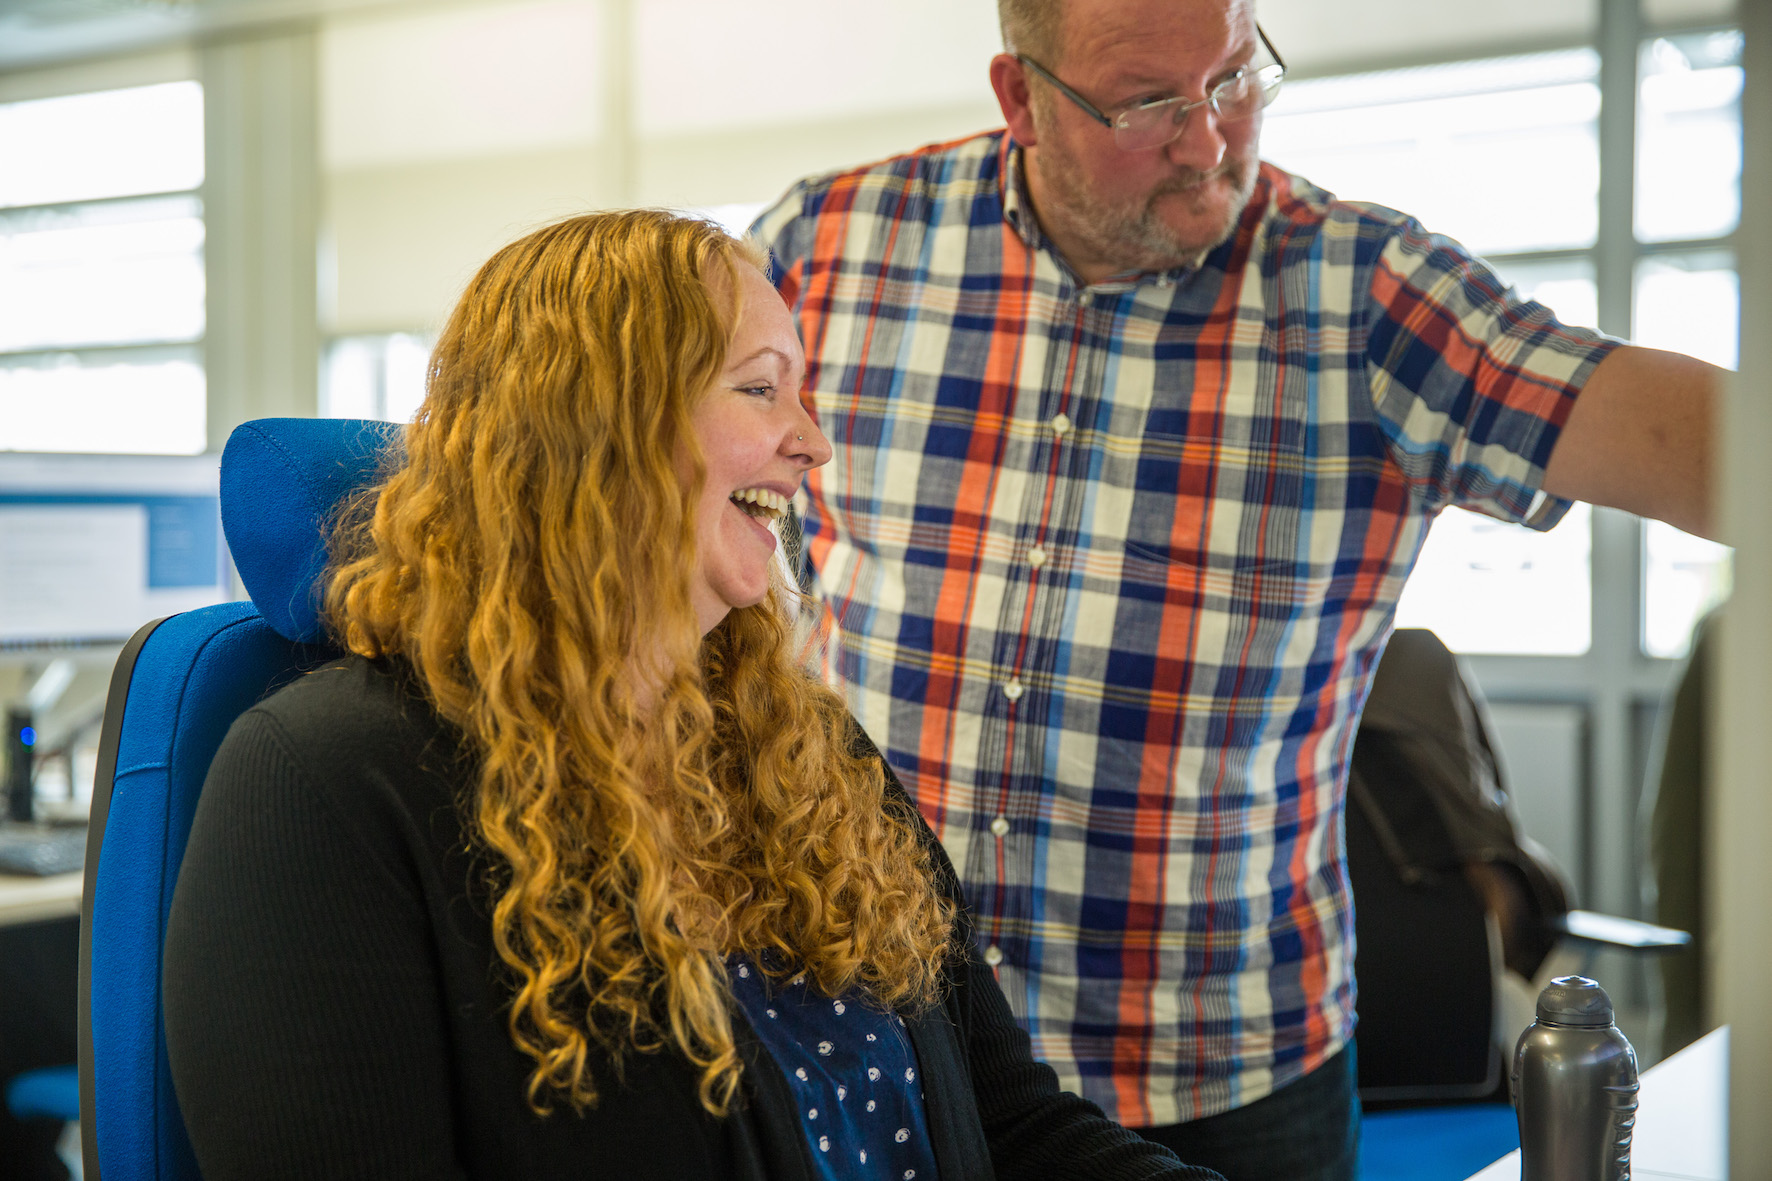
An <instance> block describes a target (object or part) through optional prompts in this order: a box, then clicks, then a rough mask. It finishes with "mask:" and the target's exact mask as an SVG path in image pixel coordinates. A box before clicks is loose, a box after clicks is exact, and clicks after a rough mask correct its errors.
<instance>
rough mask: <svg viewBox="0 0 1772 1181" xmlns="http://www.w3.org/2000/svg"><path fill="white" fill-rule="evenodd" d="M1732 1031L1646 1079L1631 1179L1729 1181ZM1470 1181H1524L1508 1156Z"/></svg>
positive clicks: (1715, 1035)
mask: <svg viewBox="0 0 1772 1181" xmlns="http://www.w3.org/2000/svg"><path fill="white" fill-rule="evenodd" d="M1728 1140H1729V1029H1728V1027H1727V1026H1725V1027H1723V1028H1722V1029H1718V1030H1715V1031H1713V1032H1711V1033H1708V1034H1706V1035H1705V1036H1704V1037H1702V1038H1700V1039H1698V1040H1697V1041H1695V1042H1693V1043H1692V1044H1691V1045H1689V1046H1687V1047H1686V1048H1685V1049H1684V1050H1681V1051H1680V1052H1679V1053H1678V1054H1675V1055H1674V1056H1673V1057H1672V1058H1669V1059H1668V1060H1667V1061H1666V1062H1662V1063H1659V1064H1658V1065H1656V1066H1655V1067H1654V1068H1652V1069H1650V1070H1648V1071H1645V1072H1644V1074H1643V1087H1642V1090H1641V1091H1639V1092H1638V1093H1637V1126H1636V1130H1635V1131H1634V1132H1632V1134H1631V1153H1630V1164H1631V1170H1630V1171H1631V1176H1632V1177H1634V1178H1636V1179H1637V1181H1727V1170H1726V1168H1725V1162H1726V1161H1727V1160H1728V1154H1729V1145H1728ZM1470 1181H1520V1154H1519V1152H1518V1151H1515V1152H1510V1153H1508V1154H1507V1155H1506V1156H1504V1157H1502V1158H1501V1159H1500V1160H1498V1161H1496V1162H1495V1163H1494V1164H1492V1165H1490V1166H1489V1167H1488V1168H1486V1169H1484V1170H1483V1171H1482V1172H1481V1173H1478V1174H1477V1175H1476V1176H1475V1177H1472V1178H1471V1179H1470Z"/></svg>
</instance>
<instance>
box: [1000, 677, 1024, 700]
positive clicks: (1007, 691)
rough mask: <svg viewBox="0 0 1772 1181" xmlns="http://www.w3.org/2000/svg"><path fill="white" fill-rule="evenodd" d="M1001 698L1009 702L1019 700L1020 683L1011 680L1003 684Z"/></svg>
mask: <svg viewBox="0 0 1772 1181" xmlns="http://www.w3.org/2000/svg"><path fill="white" fill-rule="evenodd" d="M1003 696H1005V697H1007V698H1008V699H1009V700H1011V701H1020V700H1021V682H1020V681H1018V680H1015V679H1014V678H1011V679H1009V680H1007V681H1005V682H1004V683H1003Z"/></svg>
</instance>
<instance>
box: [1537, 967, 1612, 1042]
mask: <svg viewBox="0 0 1772 1181" xmlns="http://www.w3.org/2000/svg"><path fill="white" fill-rule="evenodd" d="M1538 1019H1539V1020H1540V1021H1549V1022H1551V1023H1552V1024H1554V1025H1576V1026H1582V1027H1584V1028H1590V1027H1591V1028H1601V1029H1603V1028H1605V1027H1606V1026H1608V1025H1610V1024H1612V998H1611V997H1609V996H1607V995H1606V990H1605V989H1603V988H1601V987H1600V986H1599V985H1598V984H1596V983H1595V982H1593V981H1592V980H1589V979H1588V978H1587V977H1586V976H1558V977H1557V978H1556V979H1555V980H1552V981H1551V982H1550V983H1549V984H1547V985H1546V986H1545V989H1544V991H1543V992H1541V993H1539V994H1538Z"/></svg>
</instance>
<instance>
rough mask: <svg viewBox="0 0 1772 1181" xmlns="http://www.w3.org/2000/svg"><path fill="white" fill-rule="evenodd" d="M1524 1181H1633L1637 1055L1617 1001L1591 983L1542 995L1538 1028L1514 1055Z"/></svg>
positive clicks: (1557, 984)
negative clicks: (1616, 1019) (1617, 1014)
mask: <svg viewBox="0 0 1772 1181" xmlns="http://www.w3.org/2000/svg"><path fill="white" fill-rule="evenodd" d="M1513 1081H1514V1113H1515V1115H1516V1116H1518V1118H1519V1121H1520V1181H1629V1177H1630V1136H1631V1128H1632V1127H1633V1126H1635V1124H1636V1122H1637V1052H1636V1051H1635V1050H1633V1049H1631V1044H1630V1043H1629V1042H1628V1041H1626V1040H1625V1037H1624V1035H1623V1034H1622V1033H1620V1032H1618V1026H1617V1025H1615V1024H1613V1022H1612V1000H1611V998H1610V997H1608V996H1607V995H1606V990H1605V989H1603V988H1601V987H1600V986H1599V985H1598V984H1595V983H1594V982H1593V981H1592V980H1589V979H1587V977H1585V976H1559V977H1557V978H1556V979H1555V980H1552V981H1551V982H1550V984H1549V985H1548V986H1547V987H1546V988H1545V990H1544V991H1543V992H1541V993H1540V994H1539V995H1538V1020H1536V1021H1534V1022H1533V1023H1532V1024H1531V1025H1529V1026H1527V1027H1526V1032H1525V1033H1522V1034H1521V1035H1520V1042H1519V1045H1518V1046H1517V1047H1516V1048H1515V1050H1514V1076H1513Z"/></svg>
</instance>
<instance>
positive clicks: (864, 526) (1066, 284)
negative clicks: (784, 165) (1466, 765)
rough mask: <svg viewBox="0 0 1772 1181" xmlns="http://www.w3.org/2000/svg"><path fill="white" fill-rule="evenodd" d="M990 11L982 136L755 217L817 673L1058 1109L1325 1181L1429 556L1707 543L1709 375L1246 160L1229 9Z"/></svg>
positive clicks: (1210, 4) (1237, 1166)
mask: <svg viewBox="0 0 1772 1181" xmlns="http://www.w3.org/2000/svg"><path fill="white" fill-rule="evenodd" d="M1000 7H1001V11H1002V16H1003V24H1004V36H1005V41H1006V43H1007V44H1008V46H1009V47H1010V52H1007V53H1004V54H1001V55H999V56H997V57H996V58H994V59H993V60H992V62H991V81H992V84H993V85H994V87H995V89H996V92H997V95H998V98H999V100H1000V102H1001V104H1002V108H1003V112H1004V115H1005V118H1006V121H1007V123H1008V127H1007V129H1006V130H1003V131H998V132H994V133H990V134H985V135H980V136H977V137H974V138H971V139H966V140H962V141H958V142H955V143H951V144H943V145H938V146H934V147H928V148H923V149H919V150H917V151H915V152H911V153H909V154H907V155H904V156H899V157H895V158H893V159H890V160H887V161H884V162H882V163H879V164H876V165H873V166H869V167H865V168H861V169H857V170H853V171H847V172H842V173H837V174H834V175H829V176H822V177H817V178H814V179H810V180H806V181H803V182H801V183H799V184H797V185H796V186H795V187H794V188H793V189H792V190H790V191H789V192H788V194H787V195H786V196H785V197H783V198H782V200H781V201H780V202H779V203H777V204H776V205H775V206H774V207H773V208H772V209H770V210H769V211H768V212H766V213H765V214H764V215H763V216H762V218H761V219H760V220H759V222H758V223H757V227H756V229H757V233H758V234H759V236H760V237H761V238H762V240H763V241H764V242H765V243H766V244H767V245H768V246H769V247H770V248H771V250H772V252H773V254H774V261H775V265H776V267H777V284H778V287H779V289H780V290H781V292H782V294H783V296H784V297H785V298H786V299H787V300H788V302H789V303H790V304H791V306H792V307H793V309H794V311H795V313H796V315H797V317H798V320H799V325H800V329H801V333H802V338H803V341H804V344H805V347H806V355H807V373H806V387H805V390H806V396H807V397H808V398H809V399H810V400H811V401H812V402H813V403H814V405H815V410H816V414H817V416H818V419H819V422H820V424H821V426H822V428H823V430H824V432H825V434H826V435H828V436H829V438H830V441H831V444H832V446H833V447H834V448H835V458H834V459H833V460H832V462H831V463H830V464H829V466H827V467H825V468H823V469H821V470H820V471H817V472H814V473H812V474H811V476H810V478H809V480H808V483H807V489H806V494H805V496H804V498H803V501H802V503H801V505H800V511H801V515H802V519H803V528H804V532H805V536H806V539H807V543H808V546H807V549H808V554H809V556H810V560H811V565H812V567H813V570H814V577H815V581H816V588H817V592H818V594H819V595H820V597H821V599H822V601H823V602H824V603H825V604H826V605H827V606H828V609H829V611H830V613H831V615H832V617H833V620H832V622H833V623H834V625H835V628H836V630H837V633H838V642H837V644H836V647H835V653H834V655H835V661H836V670H837V672H838V674H839V675H840V676H841V679H842V681H843V682H844V685H845V687H846V689H847V692H848V695H849V700H850V702H851V704H852V707H853V708H854V711H855V713H856V715H857V717H858V718H860V720H861V722H862V724H863V725H864V726H865V728H866V729H867V730H868V732H869V733H870V734H871V735H872V736H873V738H874V739H875V741H876V742H877V743H878V744H879V746H880V748H881V749H882V750H883V751H884V752H885V754H886V757H887V759H888V760H889V761H890V762H891V764H892V766H893V768H894V769H895V770H896V771H897V773H898V775H899V777H900V778H901V779H902V780H903V781H904V783H905V785H906V786H907V787H908V788H909V789H910V790H911V792H912V793H913V795H914V796H915V797H916V799H917V801H918V804H919V806H920V807H921V809H922V811H923V813H924V815H925V816H927V818H928V819H929V821H930V823H931V824H932V825H933V826H934V828H935V830H936V832H937V833H939V834H940V836H941V838H942V840H943V841H944V843H945V844H946V846H947V848H948V849H949V851H950V852H951V853H952V855H953V860H954V863H955V865H956V866H957V867H958V869H959V871H960V873H961V875H962V878H963V880H964V882H965V886H966V888H967V891H968V894H969V898H970V901H971V903H972V904H973V906H974V907H975V908H976V909H977V911H978V914H979V932H980V946H979V952H980V954H982V955H983V957H984V958H985V960H986V961H987V962H989V963H991V964H993V965H995V966H996V968H997V970H998V975H999V978H1000V979H1001V981H1002V984H1003V987H1004V990H1005V992H1007V993H1008V995H1009V998H1010V1002H1011V1004H1012V1005H1013V1006H1014V1008H1015V1011H1016V1013H1017V1015H1018V1017H1019V1018H1020V1019H1021V1020H1022V1022H1023V1023H1024V1024H1025V1026H1026V1027H1027V1029H1028V1031H1029V1033H1030V1035H1031V1036H1032V1038H1033V1043H1034V1050H1035V1053H1036V1055H1037V1056H1039V1057H1041V1058H1043V1059H1045V1060H1046V1061H1047V1062H1049V1063H1051V1064H1052V1065H1053V1066H1054V1067H1055V1068H1056V1069H1057V1070H1058V1072H1059V1074H1060V1077H1061V1078H1062V1079H1063V1081H1064V1083H1065V1084H1066V1085H1067V1086H1068V1087H1070V1088H1071V1089H1074V1090H1078V1091H1080V1092H1081V1093H1082V1094H1084V1095H1086V1096H1088V1097H1089V1098H1091V1099H1094V1100H1095V1101H1096V1102H1098V1103H1100V1104H1101V1105H1102V1107H1103V1108H1105V1109H1106V1110H1107V1111H1108V1112H1109V1113H1110V1114H1111V1115H1113V1116H1115V1117H1116V1118H1118V1119H1119V1120H1121V1121H1122V1122H1124V1123H1127V1124H1130V1125H1133V1126H1135V1127H1138V1128H1140V1129H1141V1130H1143V1131H1144V1132H1145V1134H1146V1135H1148V1136H1150V1137H1152V1138H1154V1139H1160V1140H1162V1141H1164V1142H1166V1143H1168V1144H1170V1145H1171V1146H1172V1147H1174V1148H1175V1149H1176V1151H1177V1152H1178V1153H1179V1154H1180V1155H1181V1156H1182V1158H1183V1159H1184V1160H1188V1161H1190V1162H1192V1163H1198V1164H1204V1165H1209V1166H1211V1167H1214V1168H1217V1169H1218V1170H1220V1171H1221V1172H1224V1173H1225V1174H1226V1175H1227V1176H1229V1177H1230V1178H1232V1181H1238V1179H1239V1178H1243V1177H1281V1176H1284V1177H1288V1178H1307V1177H1323V1178H1345V1177H1349V1176H1351V1171H1352V1169H1353V1162H1354V1160H1355V1159H1356V1156H1357V1142H1358V1132H1357V1120H1356V1119H1355V1118H1354V1117H1355V1115H1356V1113H1357V1107H1356V1105H1355V1103H1354V1076H1353V1063H1352V1055H1351V1054H1350V1053H1347V1052H1346V1050H1347V1047H1348V1045H1349V1040H1350V1038H1351V1036H1352V1033H1353V1024H1354V981H1353V973H1352V967H1353V919H1352V914H1351V907H1350V899H1349V895H1348V885H1347V876H1346V867H1345V864H1344V858H1343V842H1342V812H1343V804H1344V789H1345V783H1346V774H1347V767H1348V758H1349V752H1350V748H1351V746H1352V743H1353V736H1354V730H1355V725H1356V723H1357V721H1358V718H1359V712H1360V707H1361V704H1362V703H1363V701H1364V700H1365V696H1366V692H1367V689H1368V686H1369V684H1370V680H1371V674H1372V672H1373V669H1374V668H1375V666H1376V665H1377V663H1378V658H1379V655H1380V652H1381V651H1382V649H1383V647H1384V643H1385V640H1386V638H1387V637H1388V635H1389V632H1390V628H1391V621H1392V614H1393V610H1394V608H1395V606H1396V602H1397V598H1398V595H1399V594H1400V593H1401V591H1402V588H1403V583H1404V579H1405V578H1406V577H1407V575H1408V573H1409V570H1410V567H1411V565H1412V564H1413V562H1414V560H1415V557H1416V554H1417V553H1418V551H1419V550H1420V547H1421V543H1422V540H1423V539H1424V538H1425V536H1426V534H1427V529H1428V526H1429V524H1430V523H1431V521H1432V520H1433V518H1434V515H1435V514H1436V513H1438V512H1439V510H1440V509H1442V508H1444V507H1445V506H1447V505H1452V504H1456V505H1461V506H1465V507H1471V508H1476V509H1479V510H1481V511H1484V512H1487V513H1489V514H1491V515H1493V516H1497V517H1500V518H1502V519H1505V520H1511V521H1522V522H1525V523H1526V524H1528V525H1531V526H1533V527H1535V528H1541V529H1548V528H1550V527H1551V526H1552V525H1553V524H1555V523H1556V521H1557V520H1558V519H1559V518H1560V517H1561V516H1562V515H1563V513H1564V512H1565V511H1566V510H1567V508H1568V507H1569V500H1570V499H1571V498H1580V499H1587V500H1593V501H1596V502H1599V503H1603V504H1612V505H1617V506H1619V507H1622V508H1625V509H1629V510H1631V511H1634V512H1639V513H1645V514H1648V515H1654V516H1658V517H1662V518H1664V519H1668V520H1671V521H1672V522H1673V523H1675V524H1677V525H1680V526H1681V527H1682V528H1687V529H1693V530H1696V531H1699V532H1704V531H1706V528H1707V513H1708V504H1707V500H1706V490H1705V489H1706V480H1705V464H1706V460H1707V455H1708V449H1709V430H1710V428H1709V421H1710V419H1709V415H1710V406H1711V402H1712V400H1713V396H1714V391H1715V388H1716V384H1717V375H1716V371H1714V370H1712V369H1710V368H1709V367H1708V366H1705V365H1703V364H1702V363H1700V362H1696V361H1693V360H1690V359H1689V358H1684V357H1678V356H1674V355H1671V354H1666V353H1657V352H1653V351H1651V350H1647V349H1638V348H1630V347H1623V346H1620V345H1619V344H1618V343H1617V342H1614V341H1610V340H1606V339H1604V338H1602V337H1600V336H1599V335H1598V334H1596V333H1593V332H1589V331H1585V330H1580V329H1572V328H1566V327H1564V326H1562V325H1561V324H1559V323H1557V322H1556V321H1555V320H1554V319H1553V318H1552V317H1551V315H1550V314H1549V313H1548V312H1547V311H1546V310H1545V309H1544V308H1542V307H1539V306H1538V305H1535V304H1530V303H1522V302H1519V301H1518V300H1517V299H1515V297H1514V296H1513V295H1512V293H1511V292H1509V291H1507V290H1506V289H1505V288H1504V286H1503V285H1502V284H1501V283H1500V282H1499V281H1498V280H1497V279H1496V278H1495V276H1494V275H1493V274H1492V273H1491V272H1490V271H1489V270H1488V269H1487V268H1485V267H1484V266H1483V265H1482V264H1481V263H1478V262H1476V261H1474V260H1473V259H1472V258H1471V257H1470V256H1469V255H1468V254H1466V253H1465V252H1464V251H1463V250H1462V249H1461V248H1460V247H1459V246H1458V245H1457V244H1456V243H1453V242H1450V241H1448V240H1446V239H1444V238H1440V237H1437V236H1434V235H1431V234H1429V233H1427V232H1426V231H1425V230H1423V229H1422V227H1421V226H1420V225H1418V224H1417V223H1416V222H1414V221H1413V220H1412V219H1410V218H1408V217H1406V216H1403V215H1401V214H1398V213H1394V212H1392V211H1390V210H1385V209H1380V208H1375V207H1371V206H1365V205H1356V204H1349V203H1345V202H1340V201H1337V200H1336V199H1335V198H1333V197H1332V196H1331V195H1330V194H1328V193H1325V192H1323V191H1322V190H1320V189H1317V188H1316V187H1314V186H1312V185H1311V184H1309V183H1308V182H1306V181H1304V180H1302V179H1300V178H1297V177H1293V176H1289V175H1287V174H1285V173H1283V172H1281V171H1280V170H1278V169H1276V168H1274V167H1272V166H1269V165H1262V164H1260V163H1259V162H1258V157H1257V137H1258V132H1259V129H1260V121H1261V120H1260V112H1261V109H1262V108H1263V107H1265V106H1266V104H1267V102H1268V101H1270V100H1271V98H1272V96H1273V93H1274V92H1275V91H1276V90H1277V89H1278V86H1279V80H1280V75H1281V73H1282V72H1283V70H1284V66H1283V65H1282V64H1281V62H1280V60H1279V57H1278V55H1277V53H1275V52H1274V50H1273V47H1272V46H1271V45H1270V44H1268V42H1267V39H1266V37H1265V35H1263V34H1262V33H1261V32H1260V31H1259V30H1258V29H1257V27H1256V25H1255V20H1254V14H1253V11H1252V10H1251V8H1250V6H1249V4H1248V3H1247V2H1245V0H1002V2H1001V5H1000ZM1577 394H1579V395H1580V398H1579V400H1578V399H1577Z"/></svg>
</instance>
